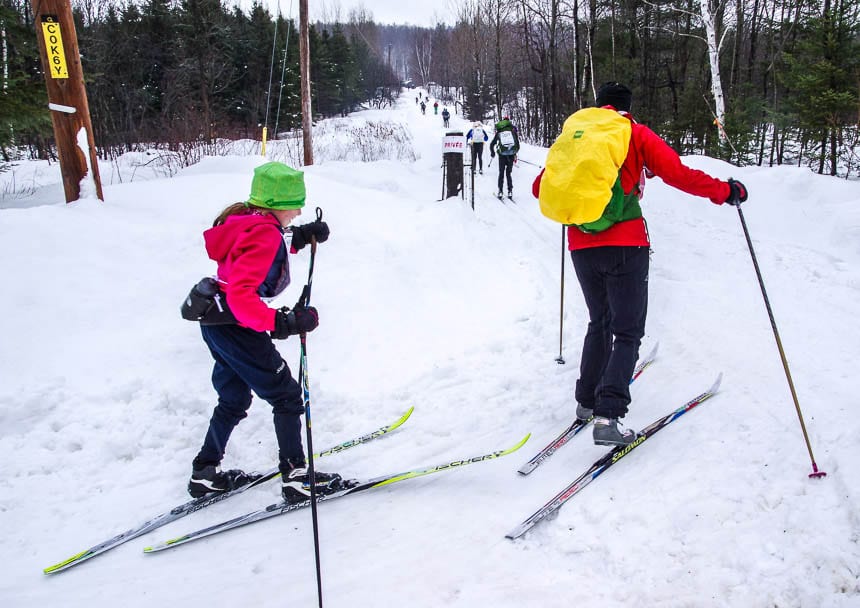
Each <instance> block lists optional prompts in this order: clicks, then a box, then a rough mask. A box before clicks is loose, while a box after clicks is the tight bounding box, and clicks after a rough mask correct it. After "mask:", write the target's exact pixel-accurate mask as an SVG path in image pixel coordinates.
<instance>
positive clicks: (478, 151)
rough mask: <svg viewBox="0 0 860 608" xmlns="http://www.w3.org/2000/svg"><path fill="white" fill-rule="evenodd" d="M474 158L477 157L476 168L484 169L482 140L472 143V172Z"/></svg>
mask: <svg viewBox="0 0 860 608" xmlns="http://www.w3.org/2000/svg"><path fill="white" fill-rule="evenodd" d="M475 159H478V170H479V171H483V170H484V142H479V143H474V142H473V143H472V173H474V172H475Z"/></svg>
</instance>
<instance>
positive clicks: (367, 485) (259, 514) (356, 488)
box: [143, 435, 531, 553]
mask: <svg viewBox="0 0 860 608" xmlns="http://www.w3.org/2000/svg"><path fill="white" fill-rule="evenodd" d="M530 436H531V435H526V436H525V437H523V438H522V439H521V440H520V441H519V442H518V443H517V444H516V445H514V446H513V447H510V448H508V449H506V450H498V451H496V452H491V453H489V454H484V455H482V456H475V457H473V458H467V459H465V460H454V461H453V462H446V463H444V464H440V465H437V466H433V467H427V468H421V469H413V470H411V471H406V472H403V473H396V474H394V475H383V476H382V477H376V478H375V479H370V480H367V481H357V480H350V481H347V483H348V484H349V487H347V488H344V489H343V490H339V491H337V492H334V493H332V494H323V495H321V496H317V503H321V502H327V501H329V500H334V499H336V498H342V497H344V496H350V495H352V494H356V493H357V492H363V491H365V490H373V489H375V488H381V487H383V486H388V485H391V484H393V483H397V482H398V481H405V480H407V479H413V478H415V477H422V476H424V475H432V474H433V473H441V472H442V471H449V470H451V469H453V468H457V467H462V466H465V465H468V464H474V463H476V462H483V461H484V460H492V459H494V458H500V457H501V456H506V455H508V454H511V453H513V452H516V451H517V450H518V449H520V448H521V447H522V446H523V445H524V444H525V442H526V441H528V439H529V437H530ZM310 505H311V501H310V500H304V501H302V502H297V503H287V502H285V501H281V502H279V503H275V504H273V505H269V506H268V507H265V508H263V509H259V510H257V511H252V512H250V513H246V514H245V515H240V516H239V517H235V518H233V519H231V520H228V521H225V522H221V523H219V524H215V525H213V526H209V527H208V528H203V529H202V530H197V531H195V532H190V533H188V534H184V535H182V536H179V537H177V538H173V539H171V540H168V541H165V542H162V543H158V544H157V545H153V546H151V547H146V548H145V549H144V550H143V551H144V553H156V552H158V551H164V550H165V549H172V548H174V547H178V546H179V545H184V544H185V543H189V542H191V541H194V540H198V539H200V538H205V537H207V536H212V535H213V534H218V533H220V532H226V531H227V530H232V529H234V528H239V527H241V526H245V525H247V524H252V523H255V522H258V521H262V520H264V519H269V518H271V517H277V516H278V515H283V514H285V513H289V512H291V511H298V510H299V509H304V508H306V507H309V506H310Z"/></svg>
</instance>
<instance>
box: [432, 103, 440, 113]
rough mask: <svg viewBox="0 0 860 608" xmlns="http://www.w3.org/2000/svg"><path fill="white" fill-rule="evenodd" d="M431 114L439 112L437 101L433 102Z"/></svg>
mask: <svg viewBox="0 0 860 608" xmlns="http://www.w3.org/2000/svg"><path fill="white" fill-rule="evenodd" d="M433 114H439V102H438V101H434V102H433Z"/></svg>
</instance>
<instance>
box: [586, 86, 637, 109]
mask: <svg viewBox="0 0 860 608" xmlns="http://www.w3.org/2000/svg"><path fill="white" fill-rule="evenodd" d="M595 101H596V102H597V107H601V106H613V107H614V108H615V109H616V110H624V111H625V112H629V111H630V104H631V103H632V101H633V91H631V90H630V89H628V88H627V87H625V86H624V85H623V84H621V83H619V82H607V83H606V84H604V85H602V86H601V87H600V89H599V90H598V91H597V99H596V100H595Z"/></svg>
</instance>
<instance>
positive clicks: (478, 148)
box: [466, 122, 490, 175]
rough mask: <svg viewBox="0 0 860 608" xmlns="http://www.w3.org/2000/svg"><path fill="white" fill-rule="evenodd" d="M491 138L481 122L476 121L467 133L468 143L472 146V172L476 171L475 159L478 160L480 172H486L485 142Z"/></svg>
mask: <svg viewBox="0 0 860 608" xmlns="http://www.w3.org/2000/svg"><path fill="white" fill-rule="evenodd" d="M488 139H490V136H489V135H487V130H486V129H484V125H483V124H481V123H480V122H475V123H474V124H473V125H472V128H471V129H469V132H468V133H466V143H467V144H471V146H472V173H474V172H475V160H476V159H477V161H478V173H480V174H481V175H483V174H484V142H486V141H487V140H488Z"/></svg>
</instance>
